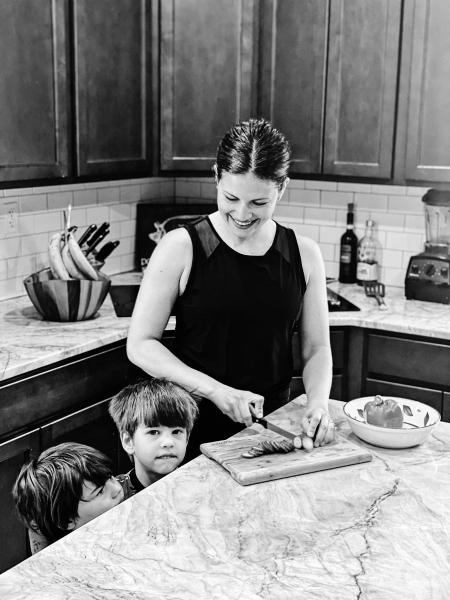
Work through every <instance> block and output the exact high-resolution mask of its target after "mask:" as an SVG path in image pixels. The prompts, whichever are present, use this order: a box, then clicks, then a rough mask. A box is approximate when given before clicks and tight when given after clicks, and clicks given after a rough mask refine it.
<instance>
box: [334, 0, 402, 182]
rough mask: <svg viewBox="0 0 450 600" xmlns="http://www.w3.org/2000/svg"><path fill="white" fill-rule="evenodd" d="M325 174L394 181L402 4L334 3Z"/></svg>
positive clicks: (394, 0) (387, 0)
mask: <svg viewBox="0 0 450 600" xmlns="http://www.w3.org/2000/svg"><path fill="white" fill-rule="evenodd" d="M330 7H331V9H330V36H329V40H330V41H329V55H328V70H327V98H326V106H325V136H324V161H323V173H324V174H327V175H352V176H361V177H377V178H390V177H391V172H392V161H393V144H394V117H395V103H396V88H397V71H398V59H399V39H400V18H401V0H377V2H361V0H345V1H344V0H331V4H330Z"/></svg>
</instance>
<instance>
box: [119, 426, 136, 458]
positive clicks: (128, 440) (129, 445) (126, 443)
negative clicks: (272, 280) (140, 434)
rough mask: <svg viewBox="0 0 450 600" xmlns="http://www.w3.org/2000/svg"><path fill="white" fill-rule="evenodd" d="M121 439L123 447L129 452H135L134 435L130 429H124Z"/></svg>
mask: <svg viewBox="0 0 450 600" xmlns="http://www.w3.org/2000/svg"><path fill="white" fill-rule="evenodd" d="M120 441H121V442H122V448H123V449H124V450H125V452H126V453H127V454H131V455H133V454H134V442H133V437H132V436H131V435H130V434H129V433H128V431H122V432H121V434H120Z"/></svg>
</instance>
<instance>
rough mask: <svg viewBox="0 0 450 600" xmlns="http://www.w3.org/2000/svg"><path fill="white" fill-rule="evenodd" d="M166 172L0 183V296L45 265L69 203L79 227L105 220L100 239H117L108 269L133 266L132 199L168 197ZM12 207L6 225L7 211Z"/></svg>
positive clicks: (14, 291)
mask: <svg viewBox="0 0 450 600" xmlns="http://www.w3.org/2000/svg"><path fill="white" fill-rule="evenodd" d="M173 195H174V181H173V179H171V178H155V177H153V178H145V179H131V180H120V181H108V182H99V183H85V184H76V185H62V186H49V187H35V188H20V189H7V190H1V189H0V300H2V299H6V298H13V297H15V296H21V295H23V294H24V293H25V291H24V287H23V283H22V280H23V279H24V278H25V277H26V276H27V275H29V274H30V273H33V272H34V271H37V270H39V269H41V268H43V267H46V266H48V261H47V245H48V240H49V237H50V236H51V234H53V233H55V232H56V231H60V230H61V229H62V228H63V222H64V221H63V210H65V209H67V206H68V204H69V203H71V204H72V224H73V225H77V226H78V227H79V229H80V231H82V230H83V229H84V228H85V227H86V226H87V225H89V224H90V223H97V224H98V225H100V223H102V222H103V221H109V222H110V224H111V227H110V233H109V235H108V236H107V238H106V239H105V241H108V240H115V239H119V240H120V245H119V246H118V247H117V248H116V249H115V250H114V253H113V254H111V256H110V257H109V258H108V260H107V261H106V263H105V267H104V269H103V270H104V272H105V273H107V274H108V275H112V274H114V273H121V272H124V271H129V270H131V269H133V268H134V245H135V221H136V203H137V202H138V201H139V200H147V199H154V200H155V202H156V201H158V202H164V201H167V202H172V201H173ZM11 207H15V209H16V212H17V224H16V228H15V230H13V231H12V230H11V223H10V219H9V218H8V211H9V209H10V208H11Z"/></svg>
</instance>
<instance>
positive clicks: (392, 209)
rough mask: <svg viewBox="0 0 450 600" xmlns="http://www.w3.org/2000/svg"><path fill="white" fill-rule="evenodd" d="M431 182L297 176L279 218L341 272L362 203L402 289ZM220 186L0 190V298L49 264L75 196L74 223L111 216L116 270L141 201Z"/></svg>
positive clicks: (361, 219)
mask: <svg viewBox="0 0 450 600" xmlns="http://www.w3.org/2000/svg"><path fill="white" fill-rule="evenodd" d="M426 190H427V188H421V187H401V186H383V185H374V184H354V183H336V182H327V181H312V180H299V179H297V180H291V181H290V183H289V186H288V189H287V191H286V193H285V195H284V196H283V198H282V200H281V202H280V203H279V205H278V207H277V210H276V213H275V217H276V218H277V219H278V220H279V221H280V222H281V223H283V224H285V225H287V226H289V227H292V228H293V229H294V230H295V231H296V233H297V234H298V235H299V236H302V235H306V236H309V237H311V238H313V239H314V240H316V241H317V242H318V243H319V246H320V249H321V251H322V255H323V258H324V261H325V265H326V271H327V275H328V276H330V277H337V276H338V271H339V239H340V236H341V235H342V232H343V231H344V229H345V222H346V210H347V204H348V203H349V202H354V204H355V225H356V228H355V230H356V235H357V236H358V237H361V236H362V235H363V234H364V224H365V221H366V219H368V218H372V219H373V220H374V221H375V222H376V223H377V235H378V239H379V240H380V242H381V244H382V247H383V254H382V257H381V265H382V269H381V280H382V281H384V282H385V283H386V284H388V285H393V286H397V287H400V288H403V285H404V276H405V271H406V267H407V264H408V260H409V257H410V256H411V255H412V254H415V253H417V252H421V251H422V250H423V244H424V241H425V224H424V216H423V206H422V204H423V203H422V201H421V197H422V196H423V194H424V193H425V192H426ZM215 195H216V188H215V185H214V182H213V179H212V177H211V178H209V177H208V178H197V177H194V178H192V177H191V178H182V177H178V178H176V179H172V178H161V177H160V178H157V177H153V178H146V179H131V180H121V181H112V182H111V181H110V182H99V183H86V184H76V185H63V186H51V187H37V188H21V189H9V190H0V300H1V299H5V298H12V297H15V296H19V295H23V294H24V288H23V284H22V280H23V278H24V277H26V276H27V275H29V274H30V273H32V272H34V271H37V270H39V269H41V268H43V267H45V266H47V244H48V239H49V237H50V235H51V234H52V233H54V232H55V231H58V230H61V229H62V227H63V213H62V211H63V210H64V209H66V208H67V206H68V204H69V203H71V204H72V206H73V210H72V224H74V225H78V226H79V228H80V230H81V229H83V228H84V227H86V226H87V225H88V224H90V223H98V224H100V223H101V222H103V221H109V222H110V223H111V233H110V234H109V235H108V238H107V239H108V240H114V239H120V241H121V243H120V246H118V248H116V250H115V251H114V254H112V255H111V257H110V258H109V259H108V260H107V262H106V264H105V268H104V271H105V272H106V273H107V274H109V275H112V274H114V273H120V272H124V271H129V270H131V269H133V267H134V262H133V257H134V244H135V219H136V203H137V202H138V201H139V200H147V199H154V200H155V201H167V202H171V201H172V200H173V198H174V197H175V201H176V202H177V203H183V202H188V203H189V202H202V201H204V202H210V201H211V200H214V199H215ZM11 202H16V203H17V208H18V227H17V232H14V233H11V232H9V231H8V230H7V218H6V214H5V212H6V210H7V206H8V204H9V203H11Z"/></svg>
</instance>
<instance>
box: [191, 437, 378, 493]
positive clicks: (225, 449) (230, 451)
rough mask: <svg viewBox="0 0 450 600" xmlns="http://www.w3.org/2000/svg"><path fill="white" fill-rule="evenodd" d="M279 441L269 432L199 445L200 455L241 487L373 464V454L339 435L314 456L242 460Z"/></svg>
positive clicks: (299, 453)
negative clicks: (253, 449)
mask: <svg viewBox="0 0 450 600" xmlns="http://www.w3.org/2000/svg"><path fill="white" fill-rule="evenodd" d="M267 439H269V440H273V439H278V440H279V439H280V438H279V437H277V436H276V435H275V434H272V433H271V432H269V431H263V432H261V433H258V434H256V435H247V436H242V437H237V436H235V437H233V438H230V439H228V440H220V441H217V442H207V443H205V444H201V445H200V450H201V452H202V453H203V454H204V455H205V456H207V457H208V458H210V459H212V460H215V461H216V462H217V463H219V465H221V466H222V467H223V468H224V469H226V470H227V471H228V472H229V474H230V475H231V477H232V478H233V479H234V480H235V481H237V482H238V483H239V484H241V485H251V484H253V483H261V482H263V481H272V480H274V479H282V478H284V477H292V476H294V475H304V474H306V473H314V472H316V471H324V470H326V469H334V468H336V467H345V466H348V465H354V464H359V463H362V462H368V461H370V460H372V455H371V453H370V452H368V451H367V450H365V449H364V448H360V447H359V446H356V445H355V444H353V443H352V442H349V441H348V440H346V439H344V438H343V437H341V436H340V435H339V434H337V435H336V439H335V440H334V442H332V443H331V444H326V445H325V446H319V447H318V448H314V450H313V451H312V452H306V451H305V450H295V451H293V452H288V453H286V454H279V453H277V454H263V455H262V456H257V457H255V458H245V457H243V456H242V454H243V453H246V452H248V451H249V450H250V448H251V447H252V446H255V445H257V444H258V443H260V442H262V441H264V440H267Z"/></svg>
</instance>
